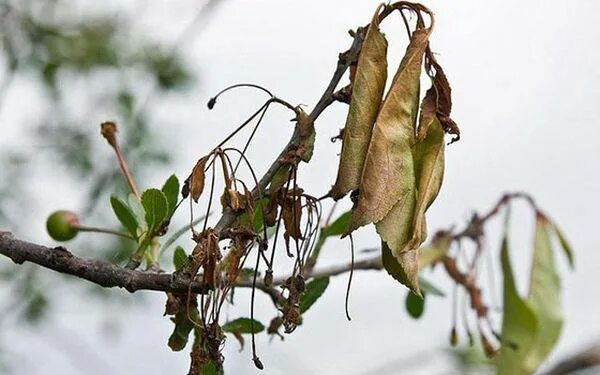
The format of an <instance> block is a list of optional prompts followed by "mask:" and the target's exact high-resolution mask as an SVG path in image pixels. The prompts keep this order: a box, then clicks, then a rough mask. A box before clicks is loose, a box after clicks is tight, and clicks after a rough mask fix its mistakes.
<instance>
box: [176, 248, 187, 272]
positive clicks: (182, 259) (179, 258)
mask: <svg viewBox="0 0 600 375" xmlns="http://www.w3.org/2000/svg"><path fill="white" fill-rule="evenodd" d="M187 259H188V256H187V254H186V253H185V250H183V248H182V247H181V246H177V247H176V248H175V251H174V252H173V265H174V266H175V270H176V271H179V270H180V269H181V267H183V265H184V264H185V263H186V262H187Z"/></svg>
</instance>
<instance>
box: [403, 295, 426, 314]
mask: <svg viewBox="0 0 600 375" xmlns="http://www.w3.org/2000/svg"><path fill="white" fill-rule="evenodd" d="M405 305H406V311H407V312H408V315H410V316H411V317H413V318H414V319H419V318H420V317H421V316H422V315H423V311H425V296H424V295H423V298H421V297H419V296H417V295H416V294H414V293H413V292H411V291H408V293H407V294H406V301H405Z"/></svg>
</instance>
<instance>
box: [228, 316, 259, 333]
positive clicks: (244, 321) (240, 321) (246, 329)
mask: <svg viewBox="0 0 600 375" xmlns="http://www.w3.org/2000/svg"><path fill="white" fill-rule="evenodd" d="M252 322H254V326H253V325H252ZM221 329H222V330H223V332H237V333H259V332H262V331H264V329H265V326H264V325H263V324H262V323H261V322H259V321H258V320H254V321H253V320H252V319H250V318H237V319H235V320H232V321H229V322H227V323H225V324H223V326H222V327H221Z"/></svg>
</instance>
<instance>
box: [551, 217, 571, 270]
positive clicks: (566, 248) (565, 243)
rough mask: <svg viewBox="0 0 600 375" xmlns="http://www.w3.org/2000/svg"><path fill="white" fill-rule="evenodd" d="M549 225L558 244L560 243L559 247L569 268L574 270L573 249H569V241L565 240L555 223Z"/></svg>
mask: <svg viewBox="0 0 600 375" xmlns="http://www.w3.org/2000/svg"><path fill="white" fill-rule="evenodd" d="M551 225H552V229H553V230H554V234H556V237H557V238H558V242H559V243H560V246H561V247H562V249H563V251H564V252H565V255H566V256H567V260H568V261H569V266H570V267H571V268H575V260H574V257H573V249H572V248H571V245H570V244H569V241H567V238H566V237H565V235H564V234H563V232H562V231H561V230H560V228H559V227H558V226H557V225H556V224H555V223H551Z"/></svg>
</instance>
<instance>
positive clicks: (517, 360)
mask: <svg viewBox="0 0 600 375" xmlns="http://www.w3.org/2000/svg"><path fill="white" fill-rule="evenodd" d="M500 261H501V264H502V273H503V275H504V293H503V294H504V297H503V305H504V306H503V312H502V316H503V318H502V342H501V347H500V357H499V358H498V362H497V366H498V374H500V375H513V374H527V373H530V372H528V371H526V370H525V360H526V358H527V354H528V353H529V351H530V350H531V347H532V346H533V343H534V340H535V336H536V334H537V333H538V332H537V327H538V322H537V318H536V316H535V312H534V311H533V310H532V309H531V308H530V307H529V305H528V304H527V302H525V301H524V300H523V299H522V298H521V297H520V296H519V293H518V292H517V287H516V285H515V280H514V276H513V271H512V267H511V264H510V256H509V254H508V239H507V234H506V230H505V234H504V238H503V240H502V250H501V252H500Z"/></svg>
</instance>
